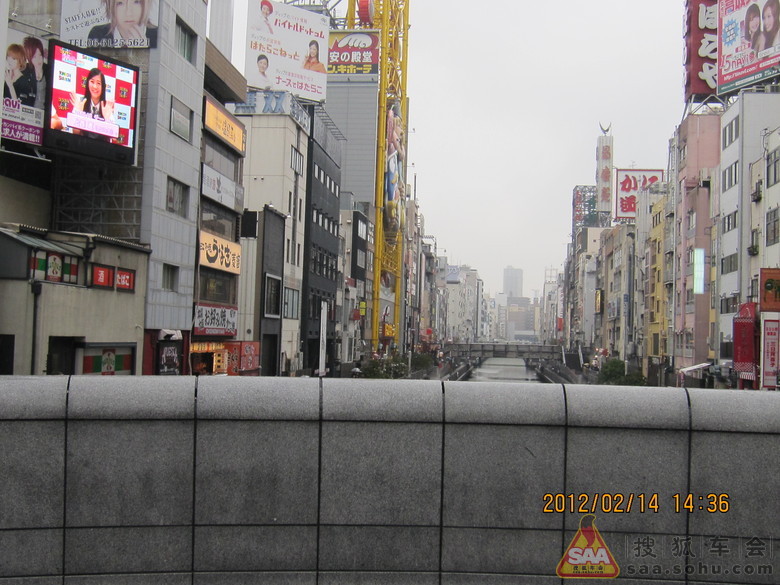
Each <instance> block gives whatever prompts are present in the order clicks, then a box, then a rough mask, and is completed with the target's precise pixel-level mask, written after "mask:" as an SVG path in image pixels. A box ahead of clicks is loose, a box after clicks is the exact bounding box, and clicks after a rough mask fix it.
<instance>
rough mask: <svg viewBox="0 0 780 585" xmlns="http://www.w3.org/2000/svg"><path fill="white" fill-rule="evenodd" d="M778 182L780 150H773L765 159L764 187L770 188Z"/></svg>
mask: <svg viewBox="0 0 780 585" xmlns="http://www.w3.org/2000/svg"><path fill="white" fill-rule="evenodd" d="M779 181H780V148H775V149H774V150H773V151H772V152H770V153H769V154H768V155H767V157H766V186H767V187H771V186H772V185H775V184H777V183H778V182H779Z"/></svg>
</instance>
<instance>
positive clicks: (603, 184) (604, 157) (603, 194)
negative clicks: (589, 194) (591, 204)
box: [596, 135, 613, 213]
mask: <svg viewBox="0 0 780 585" xmlns="http://www.w3.org/2000/svg"><path fill="white" fill-rule="evenodd" d="M612 153H613V149H612V136H605V135H603V136H599V138H598V144H597V145H596V189H597V190H598V202H597V209H598V211H603V212H606V213H611V212H612Z"/></svg>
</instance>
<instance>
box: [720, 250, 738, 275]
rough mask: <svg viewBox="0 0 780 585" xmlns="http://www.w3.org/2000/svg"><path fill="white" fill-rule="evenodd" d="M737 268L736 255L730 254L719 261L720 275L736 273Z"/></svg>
mask: <svg viewBox="0 0 780 585" xmlns="http://www.w3.org/2000/svg"><path fill="white" fill-rule="evenodd" d="M738 267H739V256H738V255H737V254H730V255H728V256H724V257H723V258H722V259H721V261H720V272H721V274H729V273H731V272H736V270H737V268H738Z"/></svg>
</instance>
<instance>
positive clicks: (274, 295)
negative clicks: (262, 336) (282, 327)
mask: <svg viewBox="0 0 780 585" xmlns="http://www.w3.org/2000/svg"><path fill="white" fill-rule="evenodd" d="M281 312H282V279H281V278H279V277H278V276H272V275H270V274H266V275H265V316H266V317H279V315H281Z"/></svg>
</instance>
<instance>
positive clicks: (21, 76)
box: [2, 29, 49, 146]
mask: <svg viewBox="0 0 780 585" xmlns="http://www.w3.org/2000/svg"><path fill="white" fill-rule="evenodd" d="M47 44H48V43H47ZM47 49H48V48H47V47H44V44H43V41H42V40H41V39H40V38H39V37H36V36H32V35H25V34H23V33H21V32H19V31H16V30H12V29H8V47H6V51H5V84H4V85H3V126H2V136H3V138H5V139H9V140H17V141H19V142H25V143H27V144H32V145H34V146H40V145H41V144H43V120H44V112H45V102H46V86H47V83H48V78H49V72H48V67H47V65H46V60H47V56H48V50H47Z"/></svg>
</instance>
